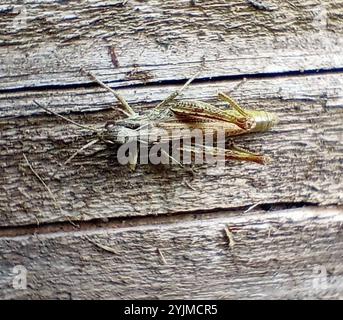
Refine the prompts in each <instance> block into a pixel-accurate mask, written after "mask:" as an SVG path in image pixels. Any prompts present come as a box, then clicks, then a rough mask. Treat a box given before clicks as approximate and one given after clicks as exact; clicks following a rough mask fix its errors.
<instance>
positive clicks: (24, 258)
mask: <svg viewBox="0 0 343 320" xmlns="http://www.w3.org/2000/svg"><path fill="white" fill-rule="evenodd" d="M173 220H174V219H173ZM173 220H170V221H169V223H167V222H165V223H164V224H155V225H150V224H148V225H146V224H143V225H136V226H130V227H122V228H112V227H107V228H105V229H102V228H96V229H89V230H81V231H78V232H74V233H70V232H63V231H55V232H49V233H46V234H35V235H24V236H17V237H2V238H1V239H0V245H1V248H2V249H1V252H0V258H1V260H0V261H1V262H0V266H1V268H0V270H1V271H0V287H2V290H1V292H0V296H1V297H2V298H8V299H9V298H36V299H38V298H60V299H80V298H88V299H95V298H108V299H120V298H134V299H137V298H158V299H160V298H166V299H172V298H193V299H201V298H202V299H205V298H206V299H207V298H218V299H235V298H236V299H237V298H250V299H265V298H267V299H278V298H283V299H295V298H297V299H318V298H331V299H333V298H342V297H343V281H342V277H343V269H342V265H340V264H338V263H337V261H341V260H342V245H343V234H342V222H343V210H342V208H336V209H325V208H311V207H310V208H299V209H293V210H282V211H274V212H270V213H261V212H257V213H255V214H249V219H247V217H246V215H245V214H244V213H239V214H238V213H237V212H236V214H235V215H233V213H230V212H226V213H221V214H220V213H218V215H217V216H216V217H214V216H212V217H211V218H207V219H204V218H201V217H200V216H197V217H193V218H191V217H188V218H185V217H184V218H182V217H181V218H180V219H177V221H175V220H174V221H173ZM225 227H228V228H229V229H230V231H231V233H232V240H233V241H234V244H233V242H229V240H228V238H227V237H226V235H225V231H224V229H225ZM41 231H42V229H41ZM101 246H106V247H109V248H111V251H112V252H109V251H106V250H104V249H103V248H101ZM160 252H162V255H163V257H164V260H163V259H162V258H161V255H160ZM16 265H21V266H24V267H25V268H26V269H27V289H26V290H19V289H17V290H15V289H13V287H12V283H13V277H14V274H13V271H12V270H13V267H14V266H16Z"/></svg>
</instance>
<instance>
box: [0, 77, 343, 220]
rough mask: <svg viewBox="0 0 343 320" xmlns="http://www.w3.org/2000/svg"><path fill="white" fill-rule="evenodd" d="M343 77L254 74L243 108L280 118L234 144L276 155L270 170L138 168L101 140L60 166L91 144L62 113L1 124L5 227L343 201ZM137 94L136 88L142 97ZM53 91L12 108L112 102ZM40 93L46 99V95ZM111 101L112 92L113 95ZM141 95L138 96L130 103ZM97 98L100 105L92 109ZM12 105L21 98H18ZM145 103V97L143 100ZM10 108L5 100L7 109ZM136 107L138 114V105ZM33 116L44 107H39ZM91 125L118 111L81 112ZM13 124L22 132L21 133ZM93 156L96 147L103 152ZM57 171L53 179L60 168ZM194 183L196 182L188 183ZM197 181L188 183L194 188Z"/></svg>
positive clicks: (209, 94)
mask: <svg viewBox="0 0 343 320" xmlns="http://www.w3.org/2000/svg"><path fill="white" fill-rule="evenodd" d="M235 84H236V83H231V82H219V83H215V82H210V83H205V84H198V85H194V86H192V87H191V89H190V90H188V91H187V93H186V94H185V98H195V97H198V98H199V99H202V100H204V101H214V99H215V92H216V90H222V91H228V89H230V88H232V87H233V86H234V85H235ZM342 85H343V78H342V75H340V74H330V75H329V74H328V75H318V76H316V75H312V76H306V77H305V76H303V77H280V78H272V79H261V80H251V81H248V82H246V83H245V84H243V85H242V86H241V87H240V88H239V89H237V91H236V92H235V93H234V97H236V98H237V99H238V100H239V101H240V102H241V104H242V105H246V106H250V107H251V108H255V109H264V110H268V111H271V112H275V113H276V114H277V115H278V116H279V118H280V119H281V123H280V124H279V125H278V126H277V127H276V128H275V129H274V130H272V131H270V132H267V133H264V134H255V135H248V136H246V137H243V138H238V139H236V140H235V141H236V143H237V144H239V145H242V146H245V147H246V148H248V149H250V150H255V151H261V152H263V153H264V154H267V155H269V156H271V157H272V158H273V159H274V161H273V162H272V163H271V164H269V165H267V166H260V165H257V164H247V163H236V162H231V163H230V165H229V166H228V167H227V168H226V169H225V170H224V171H221V172H220V171H218V170H216V168H211V167H206V166H205V167H203V168H199V171H198V173H196V174H195V176H192V174H190V172H189V170H188V171H187V170H185V169H182V168H179V167H178V166H174V167H171V168H170V167H155V166H141V167H139V168H138V169H137V171H136V172H135V173H132V172H130V171H129V169H128V168H126V167H125V166H121V165H118V164H117V163H116V162H115V152H114V151H113V150H109V149H108V148H106V147H105V146H102V145H98V146H96V147H95V148H93V149H91V150H88V151H87V152H86V155H80V156H78V157H76V158H75V159H74V160H73V161H72V163H71V164H70V165H68V166H66V167H63V168H61V167H60V166H59V163H62V162H63V161H65V160H66V159H67V158H68V156H70V155H71V154H72V153H73V152H74V151H75V150H76V149H77V148H79V147H80V146H82V145H83V144H85V143H86V142H87V141H90V139H91V138H90V133H89V132H88V133H87V132H86V130H82V129H79V128H75V127H74V126H73V125H71V124H66V123H65V122H64V121H63V120H60V119H57V118H56V117H55V116H46V117H30V118H23V119H21V118H18V119H13V120H6V121H4V124H3V125H2V130H1V131H2V134H1V136H2V139H1V141H2V148H1V158H2V159H3V161H2V163H3V166H2V168H1V170H2V172H3V174H1V176H0V185H1V189H2V192H1V194H0V201H1V203H2V205H1V207H0V208H1V215H0V221H1V225H2V226H9V225H22V224H36V223H37V220H38V221H39V222H40V223H44V222H52V221H61V220H66V219H67V218H66V216H70V217H71V218H72V219H74V220H89V219H94V218H104V217H118V216H137V215H155V214H166V213H173V212H192V211H197V210H204V209H205V208H206V209H205V210H213V209H219V208H226V209H227V208H234V207H240V206H249V205H253V204H255V203H257V202H262V203H282V202H295V203H296V202H309V203H313V204H322V205H323V204H341V203H342V199H343V189H342V175H341V172H342V150H343V148H342V141H343V140H342V123H343V122H342V121H343V112H342V108H341V106H342V96H343V91H342V88H343V86H342ZM172 90H175V88H174V87H156V88H152V90H150V91H146V90H143V89H135V90H132V91H131V93H132V95H131V94H129V93H127V92H128V91H124V92H123V93H124V95H125V96H128V97H129V101H130V102H133V101H134V102H137V103H138V102H140V103H142V106H143V107H144V108H143V109H145V108H149V107H150V106H151V105H150V104H145V102H146V101H147V102H149V97H150V101H151V102H152V101H155V100H158V97H161V96H166V95H167V93H168V92H170V91H172ZM134 93H135V94H134ZM64 94H65V95H61V94H60V93H59V94H58V95H56V96H54V97H51V95H50V94H49V92H47V91H44V92H40V93H35V94H33V95H31V96H29V97H28V96H25V97H22V96H20V94H18V96H17V97H16V98H14V97H15V96H14V95H13V96H12V97H13V98H9V99H7V100H5V103H3V104H2V107H3V108H5V109H6V108H7V109H8V110H11V107H7V106H10V105H12V106H18V108H20V109H21V110H24V105H25V104H26V103H27V102H28V101H32V98H37V99H39V101H41V102H42V103H43V104H45V105H48V104H50V108H52V109H54V110H56V111H61V110H63V109H62V108H64V106H65V105H66V104H65V101H73V103H74V104H75V105H77V108H80V109H81V110H82V109H83V108H85V109H87V108H92V109H95V110H96V109H97V105H98V104H102V103H108V105H109V104H110V101H111V100H112V101H113V97H111V95H108V94H103V93H99V94H94V91H92V90H90V89H87V90H81V89H80V90H71V91H68V92H64ZM41 97H42V98H41ZM105 97H106V98H105ZM135 98H136V99H137V100H133V101H132V100H131V99H135ZM90 99H92V104H91V105H88V103H89V101H90ZM13 101H16V102H15V103H13ZM21 101H22V104H21V103H20V102H21ZM143 102H144V103H143ZM6 105H7V106H6ZM136 110H140V109H139V108H137V107H136ZM33 112H38V110H37V107H34V110H33ZM72 118H73V119H74V120H77V121H80V122H82V123H87V124H89V125H96V126H103V125H104V123H105V122H106V121H107V120H110V119H111V118H112V119H113V112H107V113H106V112H101V113H100V112H97V113H94V114H87V115H80V116H73V117H72ZM14 125H15V129H14ZM101 150H102V152H100V153H98V154H96V155H92V153H94V152H95V151H101ZM23 152H24V153H25V154H26V155H27V157H28V159H29V160H30V161H31V164H32V166H33V167H34V168H36V170H37V171H38V173H39V174H40V175H41V176H42V177H43V178H44V179H46V182H47V184H48V185H49V187H50V189H51V190H52V191H53V193H54V194H55V197H56V198H57V199H58V202H59V204H60V206H61V207H62V208H63V214H62V213H61V212H60V211H59V210H58V209H56V208H54V204H53V201H52V200H51V197H50V196H49V194H48V192H47V191H46V190H45V188H44V187H43V186H42V185H41V183H40V182H39V181H37V179H36V177H35V176H34V175H33V174H32V172H31V171H30V170H29V168H28V167H27V165H26V164H25V161H24V158H23ZM56 170H57V171H58V173H57V174H56V175H55V178H54V179H51V178H50V177H51V175H52V173H54V172H55V171H56ZM187 182H188V183H187ZM189 184H190V185H191V186H192V188H190V187H189V186H188V185H189Z"/></svg>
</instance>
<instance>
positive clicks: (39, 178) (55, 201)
mask: <svg viewBox="0 0 343 320" xmlns="http://www.w3.org/2000/svg"><path fill="white" fill-rule="evenodd" d="M23 157H24V159H25V161H26V163H27V165H28V166H29V168H30V170H31V172H32V173H33V174H34V175H35V176H36V178H37V179H38V180H39V182H40V183H41V184H42V185H43V186H44V188H45V189H46V190H47V191H48V193H49V195H50V197H51V199H52V201H53V203H54V205H55V208H56V209H60V210H61V212H62V208H61V206H60V205H59V204H58V203H57V200H56V198H55V196H54V194H53V193H52V191H51V189H50V188H49V186H48V185H47V184H46V183H45V181H44V180H43V179H42V178H41V176H40V175H39V174H38V173H37V172H36V171H35V170H34V169H33V167H32V165H31V163H30V162H29V159H27V157H26V155H25V153H23Z"/></svg>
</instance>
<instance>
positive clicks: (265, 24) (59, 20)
mask: <svg viewBox="0 0 343 320" xmlns="http://www.w3.org/2000/svg"><path fill="white" fill-rule="evenodd" d="M270 2H271V3H272V4H273V5H274V6H275V10H273V11H263V10H257V9H256V8H254V7H253V6H251V4H249V3H248V1H245V0H232V1H229V2H226V1H224V2H223V1H218V0H217V1H198V2H197V4H196V5H192V2H191V1H188V0H184V1H178V2H177V3H176V2H175V1H171V0H168V1H160V0H154V1H149V2H146V1H128V2H127V3H126V4H125V5H122V1H118V2H113V1H101V0H96V1H91V2H88V3H85V2H82V4H81V3H79V2H78V1H67V2H63V4H61V2H60V1H58V0H54V1H50V0H49V1H39V2H36V1H20V2H19V1H17V3H16V2H14V3H12V5H11V6H10V5H7V4H6V5H2V8H3V10H2V11H1V12H2V15H1V20H0V78H1V83H0V89H14V88H23V87H39V86H46V85H66V84H72V85H76V84H83V83H89V82H90V81H89V79H87V78H86V77H84V76H81V75H80V73H79V68H80V67H85V68H86V69H90V70H95V69H96V70H97V72H98V73H99V74H100V75H101V78H102V79H104V80H105V79H106V80H107V81H111V82H112V83H113V85H114V86H123V85H130V84H133V83H142V82H143V83H144V82H151V81H154V82H156V81H161V80H175V79H185V78H189V77H190V75H191V74H192V73H194V70H195V69H196V68H197V67H198V66H199V65H200V63H201V61H203V60H205V61H207V66H208V69H207V70H204V72H203V74H202V76H203V77H215V76H227V75H242V74H255V73H273V72H286V71H296V70H298V71H299V70H308V69H311V70H315V69H334V68H343V57H342V54H341V52H342V47H343V37H342V32H343V23H342V21H343V20H342V19H341V15H342V10H343V1H342V0H336V1H321V3H320V4H319V3H318V1H316V0H308V1H305V2H304V1H300V0H295V1H292V2H290V1H282V0H273V1H270ZM8 7H9V8H8ZM0 9H1V7H0ZM5 9H6V10H5Z"/></svg>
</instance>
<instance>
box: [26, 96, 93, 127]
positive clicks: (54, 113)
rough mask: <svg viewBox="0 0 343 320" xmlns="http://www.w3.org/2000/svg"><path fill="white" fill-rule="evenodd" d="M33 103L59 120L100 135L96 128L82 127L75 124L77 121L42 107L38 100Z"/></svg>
mask: <svg viewBox="0 0 343 320" xmlns="http://www.w3.org/2000/svg"><path fill="white" fill-rule="evenodd" d="M33 103H34V104H35V105H36V106H38V107H39V108H42V109H43V110H45V111H46V112H48V113H50V114H53V115H55V116H56V117H59V118H61V119H63V120H65V121H67V122H70V123H72V124H73V125H75V126H77V127H79V128H82V129H87V130H90V131H93V132H96V133H99V130H97V129H95V128H92V127H88V126H84V125H82V124H79V123H77V122H75V121H73V120H71V119H69V118H67V117H64V116H62V115H61V114H59V113H57V112H55V111H52V110H50V109H49V108H47V107H44V106H42V105H41V104H40V103H38V102H37V101H36V100H33Z"/></svg>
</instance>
